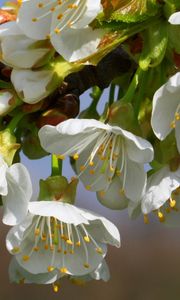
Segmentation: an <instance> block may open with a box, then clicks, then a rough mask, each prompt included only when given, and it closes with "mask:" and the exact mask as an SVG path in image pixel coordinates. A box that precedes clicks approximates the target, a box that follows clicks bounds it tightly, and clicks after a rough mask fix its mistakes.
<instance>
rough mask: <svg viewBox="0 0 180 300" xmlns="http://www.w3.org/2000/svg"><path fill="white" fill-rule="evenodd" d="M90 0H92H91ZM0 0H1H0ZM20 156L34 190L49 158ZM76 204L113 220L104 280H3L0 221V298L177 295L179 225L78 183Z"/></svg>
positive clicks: (157, 298) (153, 299)
mask: <svg viewBox="0 0 180 300" xmlns="http://www.w3.org/2000/svg"><path fill="white" fill-rule="evenodd" d="M92 1H93V0H92ZM0 4H1V5H2V1H0ZM107 97H108V90H106V91H105V92H104V94H103V97H102V100H101V103H100V105H99V107H98V110H99V112H100V113H101V112H102V110H103V106H104V103H105V101H106V99H107ZM89 101H90V97H89V92H86V93H85V94H84V95H82V97H81V110H83V109H84V108H85V107H86V106H87V105H88V103H89ZM21 157H22V162H23V163H24V164H25V165H26V166H27V168H28V169H29V171H30V174H31V178H32V182H33V188H34V195H33V198H34V199H36V197H37V194H38V182H39V179H40V178H44V179H45V178H46V177H48V176H49V175H50V172H51V171H50V158H49V157H46V158H44V159H41V160H38V161H29V160H28V159H27V158H26V157H25V156H24V155H23V154H22V155H21ZM63 175H65V176H67V177H68V178H71V176H73V171H72V169H71V167H70V165H69V162H68V160H67V161H66V162H65V164H64V166H63ZM76 204H77V205H78V206H80V207H84V208H87V209H91V210H94V211H96V212H97V213H100V214H102V215H104V216H105V217H107V218H108V219H109V220H111V221H112V222H114V223H115V224H116V225H117V227H118V228H119V230H120V234H121V240H122V247H121V248H120V249H116V248H112V247H109V251H108V255H107V262H108V264H109V268H110V272H111V279H110V281H109V282H108V283H104V282H98V281H92V282H89V283H88V284H86V285H85V286H83V287H79V286H75V285H73V284H72V283H70V282H69V281H68V280H62V282H61V288H60V291H59V293H57V294H55V293H54V292H53V289H52V288H51V286H38V285H16V284H12V283H10V282H9V278H8V264H9V261H10V255H9V254H8V252H7V251H6V248H5V237H6V233H7V231H8V230H9V228H8V227H7V226H4V225H3V224H2V223H1V229H0V240H1V244H0V247H1V249H0V251H1V252H0V253H1V254H0V300H25V299H26V300H32V299H33V300H40V299H43V300H50V299H51V300H55V299H62V300H70V299H72V298H73V300H99V299H103V300H109V299H111V300H179V299H180V228H177V229H171V228H166V227H164V226H163V225H162V224H160V223H159V222H158V221H157V220H155V219H152V220H151V222H150V224H148V225H145V224H144V222H143V218H142V217H140V218H139V219H138V220H133V221H132V220H130V219H129V218H128V214H127V212H126V211H125V212H124V211H120V212H119V211H111V210H109V209H106V208H104V207H103V206H102V205H101V204H99V202H98V201H97V200H96V197H95V194H94V193H91V192H87V191H86V190H85V189H84V188H83V186H82V185H81V184H80V186H79V188H78V195H77V203H76Z"/></svg>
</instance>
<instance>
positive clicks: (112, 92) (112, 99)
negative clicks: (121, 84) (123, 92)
mask: <svg viewBox="0 0 180 300" xmlns="http://www.w3.org/2000/svg"><path fill="white" fill-rule="evenodd" d="M115 89H116V85H115V84H113V83H111V86H110V90H109V106H111V105H112V104H113V102H114V100H115V99H114V94H115Z"/></svg>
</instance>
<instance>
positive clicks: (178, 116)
mask: <svg viewBox="0 0 180 300" xmlns="http://www.w3.org/2000/svg"><path fill="white" fill-rule="evenodd" d="M175 119H176V121H179V120H180V114H179V113H175Z"/></svg>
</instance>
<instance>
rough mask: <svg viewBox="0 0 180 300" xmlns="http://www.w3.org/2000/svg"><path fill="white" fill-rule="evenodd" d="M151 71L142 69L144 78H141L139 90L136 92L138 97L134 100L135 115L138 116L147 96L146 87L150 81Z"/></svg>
mask: <svg viewBox="0 0 180 300" xmlns="http://www.w3.org/2000/svg"><path fill="white" fill-rule="evenodd" d="M149 73H150V72H148V71H142V75H143V76H142V78H141V85H140V86H139V90H138V92H137V94H136V99H135V101H134V113H135V116H136V117H138V114H139V110H140V107H141V102H142V101H143V100H144V97H145V89H146V84H145V83H146V82H148V77H149V76H148V75H149Z"/></svg>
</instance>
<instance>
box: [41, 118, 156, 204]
mask: <svg viewBox="0 0 180 300" xmlns="http://www.w3.org/2000/svg"><path fill="white" fill-rule="evenodd" d="M39 138H40V142H41V145H42V147H43V148H44V149H45V150H46V151H48V152H50V153H56V154H60V155H62V156H63V157H65V156H67V155H71V156H73V157H74V158H76V164H75V165H76V171H77V174H78V176H79V177H80V179H81V180H82V182H83V184H84V185H85V187H86V188H87V189H88V190H91V191H101V190H105V191H107V190H108V187H109V186H110V184H111V182H112V181H113V179H114V175H115V174H120V176H121V182H122V190H124V191H125V195H126V196H127V197H128V198H131V199H132V200H134V201H135V199H137V198H138V197H140V196H141V194H142V191H143V188H144V185H145V183H146V173H145V172H144V163H146V162H149V161H151V160H152V158H153V148H152V146H151V144H150V143H149V142H147V141H146V140H144V139H142V138H140V137H138V136H135V135H133V134H132V133H131V132H128V131H126V130H123V129H121V128H120V127H117V126H110V125H109V124H104V123H102V122H100V121H97V120H93V119H91V120H87V119H81V120H75V119H70V120H67V121H64V122H62V123H60V124H59V125H57V126H55V127H54V126H49V125H46V126H44V127H42V128H41V129H40V131H39Z"/></svg>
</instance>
